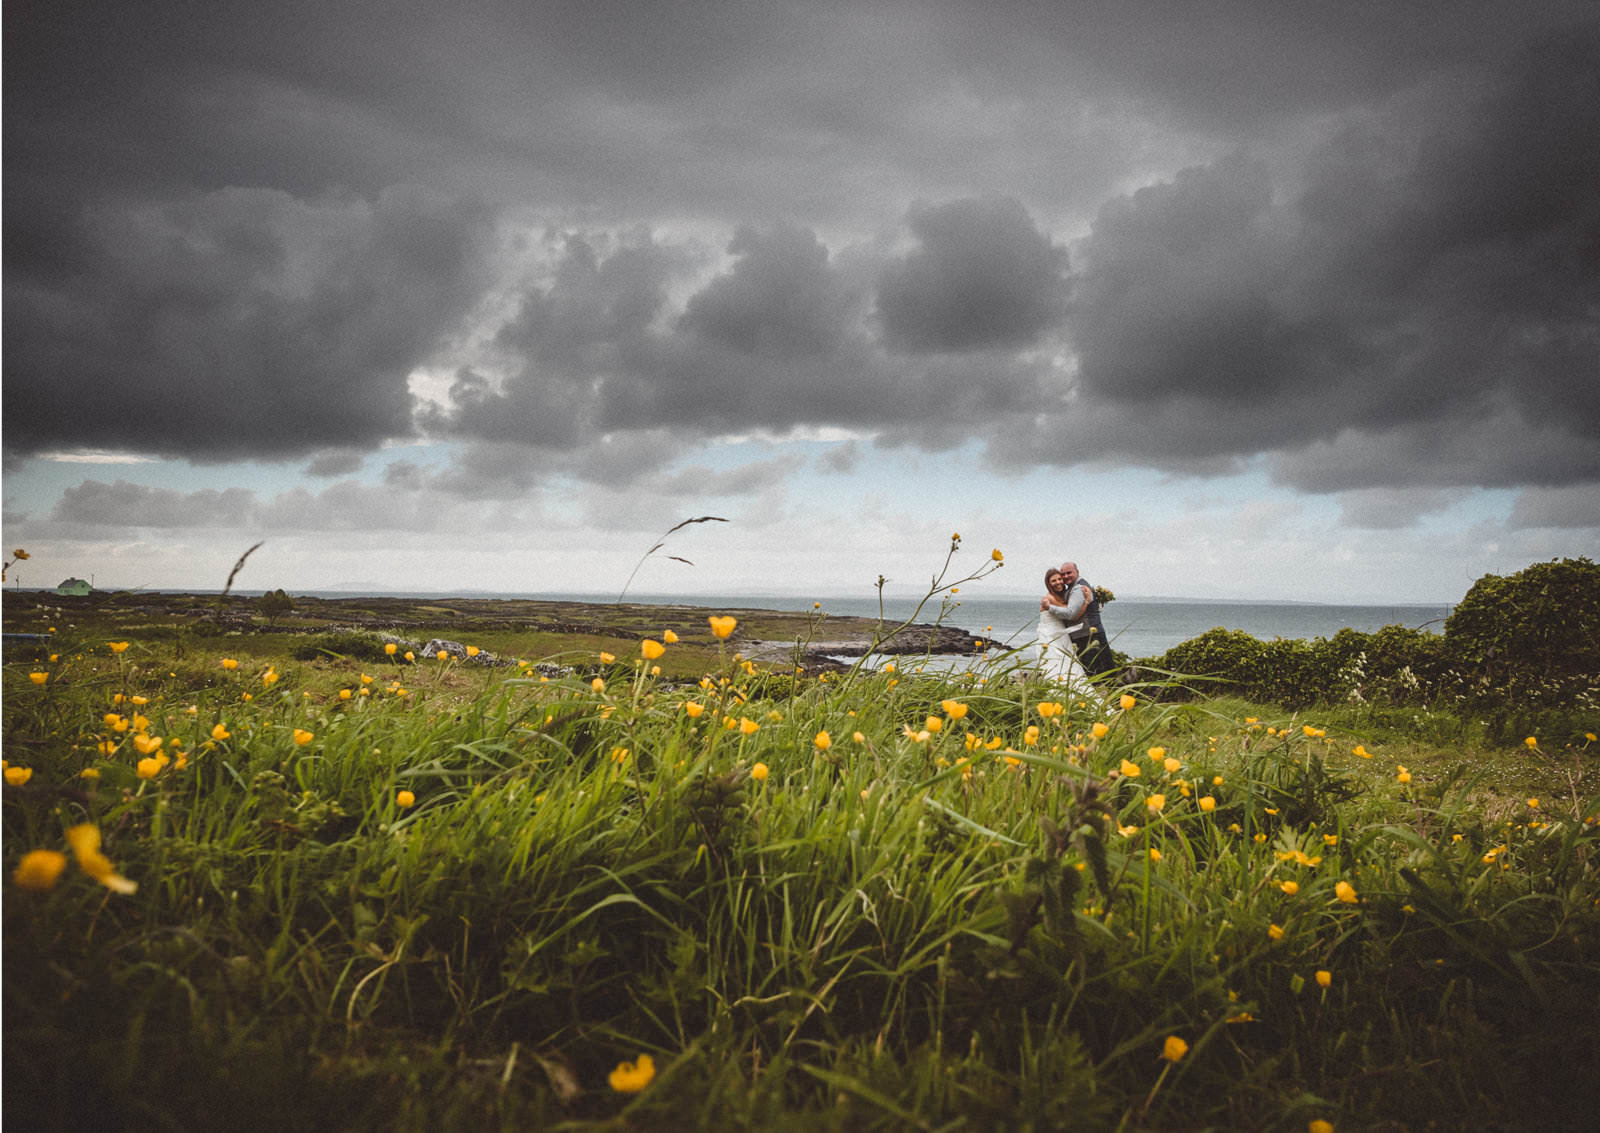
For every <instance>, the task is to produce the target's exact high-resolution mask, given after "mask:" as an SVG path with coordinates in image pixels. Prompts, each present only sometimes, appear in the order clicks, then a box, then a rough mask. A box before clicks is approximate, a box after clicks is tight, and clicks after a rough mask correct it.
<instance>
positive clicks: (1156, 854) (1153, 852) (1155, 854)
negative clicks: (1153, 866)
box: [1150, 846, 1161, 862]
mask: <svg viewBox="0 0 1600 1133" xmlns="http://www.w3.org/2000/svg"><path fill="white" fill-rule="evenodd" d="M1150 860H1151V861H1153V862H1158V861H1160V860H1161V851H1160V850H1158V849H1156V848H1155V847H1154V846H1151V847H1150Z"/></svg>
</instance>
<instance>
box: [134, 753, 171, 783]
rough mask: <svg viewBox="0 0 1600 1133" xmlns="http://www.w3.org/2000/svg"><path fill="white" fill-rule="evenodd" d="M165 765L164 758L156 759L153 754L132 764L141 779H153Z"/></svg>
mask: <svg viewBox="0 0 1600 1133" xmlns="http://www.w3.org/2000/svg"><path fill="white" fill-rule="evenodd" d="M166 765H167V763H166V760H163V759H157V758H156V757H155V756H150V757H149V758H147V759H141V760H140V761H139V762H138V763H137V764H136V765H135V766H134V770H135V771H136V772H137V773H138V775H139V778H141V779H154V778H155V777H156V776H157V775H159V774H160V773H161V769H162V768H163V767H165V766H166Z"/></svg>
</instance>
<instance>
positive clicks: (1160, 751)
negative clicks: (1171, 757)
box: [1145, 747, 1167, 763]
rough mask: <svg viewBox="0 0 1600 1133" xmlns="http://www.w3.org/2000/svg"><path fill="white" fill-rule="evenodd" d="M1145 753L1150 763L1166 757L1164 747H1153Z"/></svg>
mask: <svg viewBox="0 0 1600 1133" xmlns="http://www.w3.org/2000/svg"><path fill="white" fill-rule="evenodd" d="M1145 754H1146V755H1148V756H1149V757H1150V762H1151V763H1160V762H1161V761H1162V760H1163V759H1165V758H1167V749H1166V748H1164V747H1153V748H1151V749H1150V750H1149V751H1147V752H1145Z"/></svg>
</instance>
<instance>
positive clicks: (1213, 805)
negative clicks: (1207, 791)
mask: <svg viewBox="0 0 1600 1133" xmlns="http://www.w3.org/2000/svg"><path fill="white" fill-rule="evenodd" d="M1195 801H1196V802H1197V803H1198V804H1199V807H1200V809H1201V810H1203V811H1205V812H1206V813H1207V814H1210V813H1211V812H1212V811H1214V810H1216V809H1217V800H1216V799H1214V798H1212V797H1211V796H1210V795H1201V796H1200V798H1198V799H1196V800H1195Z"/></svg>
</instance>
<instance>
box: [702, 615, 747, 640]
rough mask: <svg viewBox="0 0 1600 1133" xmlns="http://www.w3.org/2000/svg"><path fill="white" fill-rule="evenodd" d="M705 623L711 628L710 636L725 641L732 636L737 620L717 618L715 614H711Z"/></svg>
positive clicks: (723, 617)
mask: <svg viewBox="0 0 1600 1133" xmlns="http://www.w3.org/2000/svg"><path fill="white" fill-rule="evenodd" d="M706 621H707V622H708V623H709V624H710V626H711V633H712V636H714V637H716V638H718V639H725V638H728V637H731V636H733V631H734V628H735V627H736V626H738V624H739V619H738V618H734V617H727V616H722V617H719V616H718V615H716V614H712V615H711V616H710V617H708V618H706Z"/></svg>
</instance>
